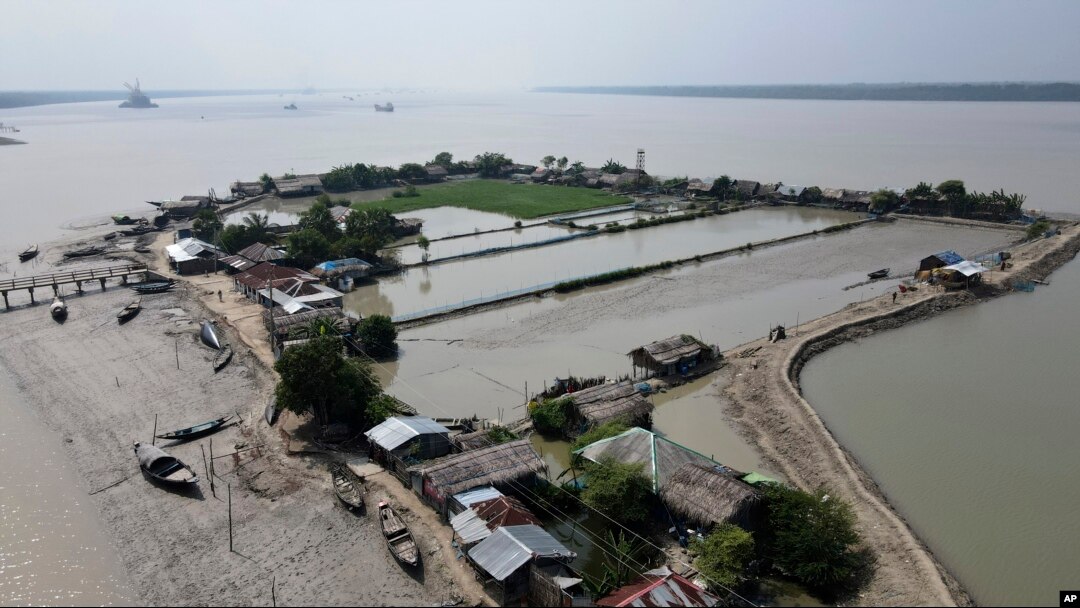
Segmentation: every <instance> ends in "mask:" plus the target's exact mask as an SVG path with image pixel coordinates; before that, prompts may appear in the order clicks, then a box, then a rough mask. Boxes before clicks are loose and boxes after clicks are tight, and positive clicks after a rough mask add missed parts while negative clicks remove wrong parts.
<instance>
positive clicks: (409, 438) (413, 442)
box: [364, 416, 450, 464]
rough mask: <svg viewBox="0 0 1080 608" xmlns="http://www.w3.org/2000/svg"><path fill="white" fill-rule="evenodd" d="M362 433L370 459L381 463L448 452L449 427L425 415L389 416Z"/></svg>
mask: <svg viewBox="0 0 1080 608" xmlns="http://www.w3.org/2000/svg"><path fill="white" fill-rule="evenodd" d="M364 436H365V437H367V438H368V452H369V455H370V457H371V459H372V460H374V461H376V462H379V463H382V464H388V463H391V462H392V461H393V460H394V459H398V460H404V459H419V460H424V459H427V458H437V457H439V456H443V455H446V454H449V453H450V429H447V428H446V427H445V426H443V425H441V424H439V423H438V422H435V421H434V420H432V419H431V418H428V417H426V416H392V417H390V418H387V419H386V420H384V421H382V422H381V423H380V424H378V425H376V426H374V427H372V428H371V430H369V431H368V432H366V433H364Z"/></svg>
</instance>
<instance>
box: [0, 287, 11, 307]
mask: <svg viewBox="0 0 1080 608" xmlns="http://www.w3.org/2000/svg"><path fill="white" fill-rule="evenodd" d="M0 293H2V294H4V310H11V305H10V304H8V299H7V292H6V291H3V292H0Z"/></svg>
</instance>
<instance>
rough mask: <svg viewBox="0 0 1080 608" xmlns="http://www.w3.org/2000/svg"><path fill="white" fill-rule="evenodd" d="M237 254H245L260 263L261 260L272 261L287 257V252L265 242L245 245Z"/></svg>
mask: <svg viewBox="0 0 1080 608" xmlns="http://www.w3.org/2000/svg"><path fill="white" fill-rule="evenodd" d="M236 254H237V255H241V256H244V257H245V258H247V259H249V260H251V261H252V262H255V263H256V264H258V263H259V262H270V261H273V260H281V259H284V258H285V254H284V253H281V252H280V251H278V250H277V249H274V248H273V247H271V246H269V245H266V244H263V243H252V244H251V245H248V246H247V247H244V248H243V249H241V250H240V251H238V252H236Z"/></svg>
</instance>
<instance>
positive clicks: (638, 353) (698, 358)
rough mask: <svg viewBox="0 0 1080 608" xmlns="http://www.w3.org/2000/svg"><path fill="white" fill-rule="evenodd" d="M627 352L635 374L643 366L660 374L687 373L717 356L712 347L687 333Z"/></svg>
mask: <svg viewBox="0 0 1080 608" xmlns="http://www.w3.org/2000/svg"><path fill="white" fill-rule="evenodd" d="M626 354H627V356H629V357H630V360H631V361H633V363H634V374H635V375H636V374H637V369H638V368H642V369H644V370H647V371H648V372H651V373H654V374H657V375H660V376H670V375H673V374H686V373H687V372H689V371H690V369H692V368H694V367H697V366H698V365H701V364H702V363H706V362H708V361H711V360H712V359H713V358H714V357H715V354H714V352H713V349H712V348H711V347H709V346H708V345H706V344H705V343H704V342H702V341H700V340H698V339H697V338H695V337H693V336H689V335H686V334H682V335H679V336H672V337H670V338H667V339H666V340H659V341H656V342H652V343H650V344H646V345H644V346H641V347H638V348H635V349H634V350H632V351H630V352H628V353H626Z"/></svg>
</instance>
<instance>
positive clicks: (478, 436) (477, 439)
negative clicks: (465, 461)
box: [450, 429, 491, 452]
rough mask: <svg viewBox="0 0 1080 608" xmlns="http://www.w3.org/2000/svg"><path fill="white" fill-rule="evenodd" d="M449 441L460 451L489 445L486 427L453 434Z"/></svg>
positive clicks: (489, 439)
mask: <svg viewBox="0 0 1080 608" xmlns="http://www.w3.org/2000/svg"><path fill="white" fill-rule="evenodd" d="M450 442H451V443H453V444H454V445H455V446H456V447H457V449H459V450H461V451H462V452H468V451H469V450H475V449H478V448H485V447H487V446H489V445H491V438H490V437H488V429H480V430H479V431H473V432H471V433H461V434H460V435H454V436H453V437H451V438H450Z"/></svg>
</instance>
